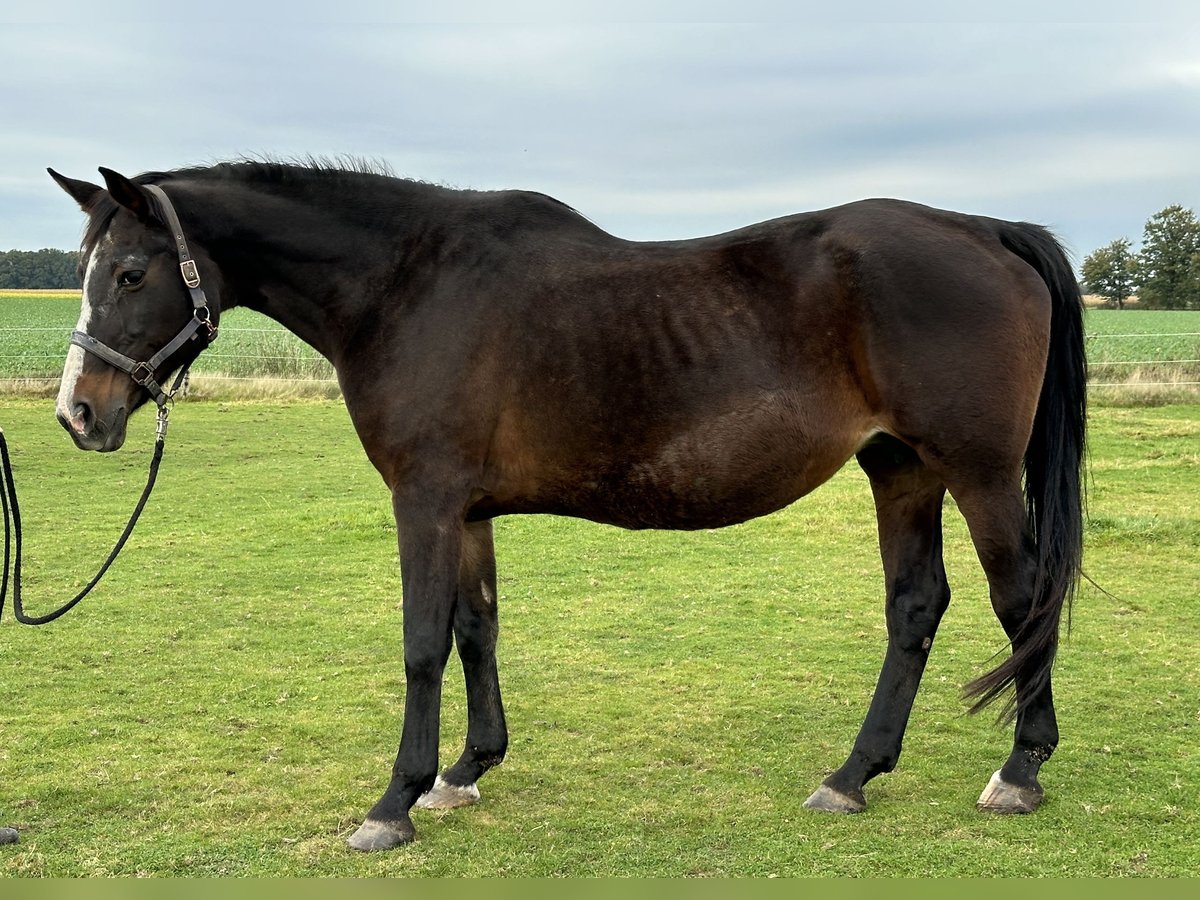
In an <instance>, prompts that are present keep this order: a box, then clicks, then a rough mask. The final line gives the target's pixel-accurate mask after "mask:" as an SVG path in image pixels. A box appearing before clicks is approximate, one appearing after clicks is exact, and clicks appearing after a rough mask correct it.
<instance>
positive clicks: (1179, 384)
mask: <svg viewBox="0 0 1200 900" xmlns="http://www.w3.org/2000/svg"><path fill="white" fill-rule="evenodd" d="M1086 340H1087V345H1088V356H1089V368H1090V372H1091V380H1090V383H1089V386H1090V387H1092V388H1094V389H1097V390H1098V391H1102V392H1104V393H1106V394H1109V395H1120V394H1122V393H1128V394H1136V395H1142V396H1146V395H1148V394H1150V393H1157V394H1159V395H1162V394H1163V393H1164V392H1166V393H1167V394H1176V395H1179V397H1180V398H1181V399H1200V331H1182V332H1161V331H1160V332H1132V331H1130V332H1112V333H1109V332H1096V333H1090V334H1088V335H1087V337H1086ZM66 346H67V344H66V339H65V333H64V329H62V328H52V327H46V326H15V327H4V326H0V391H2V392H4V393H7V394H10V395H11V394H14V393H30V394H41V395H45V394H48V393H53V392H54V391H56V390H57V389H58V382H59V378H60V376H61V371H62V363H63V358H64V356H65V353H66ZM52 351H53V352H52ZM191 384H192V387H193V393H195V394H197V395H201V396H204V395H214V396H216V395H220V394H223V393H232V394H234V395H242V396H247V397H249V396H254V395H255V394H260V393H261V394H263V395H273V394H276V393H280V392H283V393H288V394H295V395H315V396H337V395H338V393H339V389H338V385H337V379H336V378H335V377H334V373H333V368H332V367H331V366H330V365H329V363H328V362H327V361H326V360H324V359H323V358H322V357H321V356H319V355H318V354H317V353H316V351H314V350H313V349H312V348H310V347H308V346H307V345H305V344H303V343H302V342H300V341H299V340H298V339H297V338H295V337H293V336H292V335H291V334H289V333H287V332H285V331H283V330H282V329H280V328H277V327H264V328H258V327H246V328H240V327H222V329H221V339H220V341H218V342H217V343H216V344H214V345H213V346H212V347H211V348H209V350H207V351H206V352H205V353H204V354H202V355H201V357H200V358H199V359H198V360H197V361H196V364H195V365H194V366H193V368H192V378H191Z"/></svg>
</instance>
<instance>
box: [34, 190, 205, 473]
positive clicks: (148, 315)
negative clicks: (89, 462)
mask: <svg viewBox="0 0 1200 900" xmlns="http://www.w3.org/2000/svg"><path fill="white" fill-rule="evenodd" d="M100 172H101V174H102V175H103V176H104V181H105V184H106V186H107V188H102V187H100V186H98V185H94V184H89V183H88V182H86V181H77V180H75V179H73V178H66V177H64V176H62V175H59V174H58V173H57V172H55V171H54V170H52V169H51V170H50V175H51V176H52V177H53V178H54V180H55V181H56V182H58V184H59V185H60V186H61V187H62V189H63V190H65V191H66V192H67V193H68V194H70V195H71V196H72V197H73V198H75V201H76V202H77V203H78V204H79V205H80V207H82V208H83V211H84V212H86V213H87V214H88V217H89V221H88V227H87V232H86V235H85V237H84V241H83V248H82V251H81V255H80V268H81V270H82V271H83V273H84V275H83V304H82V309H81V311H80V316H79V325H78V327H77V332H76V334H75V335H73V336H72V344H71V347H70V349H69V350H68V351H67V360H66V365H65V366H64V368H63V377H62V384H61V386H60V388H59V392H58V405H57V410H56V411H57V415H58V420H59V422H61V423H62V425H63V427H64V428H66V429H67V431H68V433H70V435H71V437H72V439H73V440H74V441H75V444H76V445H77V446H78V447H79V448H80V449H83V450H100V451H111V450H117V449H119V448H120V447H121V445H122V444H123V443H124V442H125V427H126V423H127V421H128V419H129V416H130V414H131V413H132V412H133V411H134V410H135V409H137V408H138V407H139V406H141V405H142V404H143V403H145V402H146V401H147V400H150V399H158V400H159V402H161V401H162V399H163V398H162V392H161V388H159V387H158V385H159V384H160V383H161V382H162V381H164V380H165V379H166V378H167V376H168V375H169V374H170V373H171V372H174V371H176V370H178V369H179V368H180V367H182V366H184V365H186V364H188V363H190V362H191V361H192V360H193V359H195V357H196V354H198V353H199V352H200V351H201V350H202V349H204V347H205V346H207V343H208V340H207V339H206V338H209V337H210V335H209V334H208V329H207V328H196V329H195V330H194V331H193V333H192V334H190V335H188V336H187V337H188V338H189V339H187V340H185V341H184V342H183V343H182V345H181V346H178V347H176V348H173V349H172V348H170V345H171V343H172V342H173V341H174V340H175V339H176V337H177V336H180V335H181V334H182V331H183V330H184V329H185V328H186V327H187V326H188V324H189V323H191V322H192V320H193V319H194V318H204V319H211V323H212V324H215V322H216V315H217V312H218V308H217V297H216V295H215V293H214V288H215V286H216V282H217V279H216V277H215V275H216V273H215V271H214V270H213V267H212V264H211V262H210V261H209V260H208V258H207V256H206V255H205V254H204V252H203V249H202V248H201V247H199V246H196V245H191V247H192V250H193V252H194V253H195V255H196V263H197V265H198V267H199V268H198V270H196V269H193V270H192V271H193V272H196V271H198V272H200V273H203V274H205V275H206V276H208V277H207V278H206V280H205V286H206V288H208V303H209V306H210V307H211V311H210V310H209V309H208V308H203V309H199V310H198V309H197V301H196V300H195V297H196V294H199V297H200V298H201V301H203V299H204V297H205V295H204V293H200V292H198V291H197V290H192V291H189V286H188V285H186V284H185V283H184V278H182V277H181V275H180V255H179V248H178V244H177V240H176V235H175V234H173V233H172V232H173V231H174V230H175V229H172V228H170V227H169V226H168V224H167V222H168V221H169V219H170V216H171V215H173V214H172V213H170V212H169V211H168V209H167V208H165V207H164V204H163V203H162V202H161V201H160V199H159V197H158V196H156V195H155V194H154V193H153V190H154V189H153V188H149V187H147V186H146V185H143V184H138V183H135V182H133V181H131V180H129V179H128V178H125V177H124V176H122V175H119V174H117V173H116V172H112V171H110V170H108V169H101V170H100ZM167 207H168V208H169V204H167ZM80 333H82V336H81V334H80ZM89 338H90V339H91V340H88V339H89ZM97 346H99V348H100V349H97ZM164 349H167V350H168V352H167V355H166V356H163V355H162V354H163V351H164ZM105 350H107V351H109V352H108V353H106V352H105ZM122 358H124V362H122ZM121 366H124V368H122V367H121ZM131 370H132V371H131ZM156 395H157V396H156Z"/></svg>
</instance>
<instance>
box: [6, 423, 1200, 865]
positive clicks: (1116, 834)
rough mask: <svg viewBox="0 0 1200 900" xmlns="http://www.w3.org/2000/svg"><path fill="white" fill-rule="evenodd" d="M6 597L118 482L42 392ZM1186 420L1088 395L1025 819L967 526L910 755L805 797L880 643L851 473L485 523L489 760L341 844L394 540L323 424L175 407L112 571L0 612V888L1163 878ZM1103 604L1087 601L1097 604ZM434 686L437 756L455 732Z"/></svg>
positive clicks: (839, 748) (124, 468)
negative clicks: (1078, 571)
mask: <svg viewBox="0 0 1200 900" xmlns="http://www.w3.org/2000/svg"><path fill="white" fill-rule="evenodd" d="M0 426H3V428H4V429H5V432H6V434H7V437H8V440H9V443H10V446H11V447H12V450H13V454H14V459H15V465H16V467H17V473H16V477H17V482H18V488H19V490H20V492H21V494H20V497H21V502H22V511H23V513H24V518H25V523H26V531H27V539H26V561H25V569H26V577H27V584H26V590H27V596H26V603H27V606H29V607H30V611H31V612H36V611H42V610H45V609H47V608H49V607H50V606H51V605H54V604H57V602H60V601H61V600H62V599H64V598H65V597H66V596H69V595H70V594H71V593H73V592H74V590H76V589H77V587H78V586H79V585H81V584H82V583H83V581H85V580H86V579H87V578H88V577H90V575H91V572H92V571H93V569H94V566H95V565H96V564H98V563H99V561H100V560H101V559H102V558H103V556H104V555H105V553H106V552H107V550H108V547H109V545H110V544H111V541H112V540H113V539H114V538H115V537H116V535H117V533H118V532H119V530H120V527H121V525H122V524H123V522H124V519H125V517H126V516H127V514H128V512H129V509H130V507H131V506H132V504H133V502H134V500H135V498H136V495H137V493H138V491H139V490H140V488H141V485H142V482H143V479H144V475H145V467H146V465H147V463H148V458H149V447H150V443H151V433H152V428H153V423H152V417H150V416H148V415H143V416H141V417H140V418H139V419H138V420H137V421H136V422H135V423H134V428H133V433H132V434H131V436H130V440H129V442H128V444H127V446H126V449H125V450H123V451H121V452H120V453H118V454H115V455H114V454H109V455H106V456H100V455H95V454H83V453H80V452H78V451H76V450H75V449H74V448H73V446H72V445H71V444H70V441H69V440H68V438H67V437H66V435H65V434H64V433H63V432H62V430H61V429H60V428H59V427H58V426H57V424H56V423H54V422H53V418H52V411H51V405H50V403H48V402H47V401H45V400H36V401H35V400H4V401H2V402H0ZM1197 496H1200V407H1198V406H1170V407H1162V408H1156V409H1099V410H1097V411H1096V413H1095V414H1094V416H1093V420H1092V479H1091V488H1090V497H1091V524H1090V526H1089V530H1088V536H1087V547H1088V555H1087V563H1086V564H1087V569H1088V572H1089V574H1090V576H1091V577H1092V578H1093V579H1094V580H1095V581H1096V582H1097V583H1098V584H1099V585H1101V586H1102V587H1103V588H1104V591H1105V592H1102V591H1100V590H1098V589H1096V588H1094V587H1091V586H1088V585H1085V586H1084V587H1083V588H1082V589H1081V591H1080V594H1079V597H1078V599H1077V603H1076V606H1075V613H1074V629H1073V633H1072V636H1071V638H1070V639H1069V640H1068V641H1067V642H1066V644H1065V646H1064V648H1063V650H1062V652H1061V654H1060V662H1059V667H1058V669H1057V676H1056V677H1057V681H1056V695H1057V698H1058V704H1059V715H1060V725H1061V728H1062V733H1063V742H1062V744H1061V746H1060V748H1059V751H1058V753H1057V754H1056V755H1055V757H1054V759H1053V760H1051V761H1050V762H1049V763H1048V764H1047V765H1046V767H1045V769H1044V770H1043V783H1044V785H1045V787H1046V790H1047V800H1046V802H1045V804H1044V806H1043V807H1042V809H1041V810H1040V811H1039V812H1038V813H1037V814H1036V815H1033V816H1029V817H1021V818H1000V817H992V816H985V815H982V814H980V813H978V812H976V811H975V809H974V801H975V799H976V797H977V796H978V794H979V792H980V790H981V789H982V788H983V786H984V784H985V783H986V781H987V779H988V777H989V775H990V774H991V772H992V771H993V770H994V769H995V768H996V767H997V766H998V765H999V764H1000V763H1001V762H1002V761H1003V760H1004V758H1005V756H1006V755H1007V752H1008V747H1009V744H1010V742H1011V734H1010V732H1009V731H1008V729H1001V728H996V727H995V726H994V725H993V723H992V721H991V719H990V718H989V717H987V716H986V715H985V716H982V717H968V716H966V715H965V714H964V709H965V706H964V704H963V702H962V701H961V700H960V697H959V688H960V686H961V685H962V684H963V683H964V682H966V681H967V680H968V679H969V678H971V677H972V676H974V675H976V674H978V673H979V672H981V671H982V670H983V669H984V668H985V667H987V666H988V665H989V660H990V658H991V656H992V654H994V653H995V652H996V651H998V650H1000V649H1001V647H1002V645H1003V638H1002V634H1001V631H1000V628H999V626H998V624H997V623H996V622H995V620H994V618H993V617H992V615H991V612H990V608H989V605H988V602H987V598H986V590H985V586H984V582H983V578H982V574H981V572H980V570H979V567H978V565H977V563H976V561H975V559H974V556H973V551H972V550H971V548H970V546H969V543H968V542H967V539H966V536H965V529H964V527H963V526H962V522H961V519H960V518H959V517H958V516H957V514H956V513H955V512H954V511H953V509H950V510H948V513H947V522H948V529H947V531H948V534H947V564H948V569H949V573H950V578H951V584H952V587H953V588H954V591H955V599H954V602H953V603H952V605H951V609H950V612H949V613H948V615H947V617H946V620H945V623H944V624H943V626H942V631H941V633H940V634H939V637H938V641H937V644H936V645H935V648H934V653H933V656H932V660H931V663H930V667H929V670H928V672H927V674H926V678H925V683H924V685H923V687H922V691H921V694H920V695H919V697H918V700H917V705H916V709H915V710H914V714H913V719H912V722H911V725H910V728H909V733H908V735H909V736H908V741H907V743H906V747H905V754H904V756H903V757H902V759H901V761H900V766H899V768H898V769H897V771H896V772H894V773H892V774H891V775H887V776H883V777H881V778H879V779H876V780H875V781H874V782H872V783H871V784H870V785H868V801H869V803H870V807H869V809H868V811H867V812H866V813H864V814H863V815H860V816H856V817H845V818H843V817H834V816H827V815H821V814H816V813H812V812H809V811H807V810H804V809H803V808H802V803H803V801H804V798H805V797H806V796H807V795H808V793H809V792H810V791H811V790H812V789H813V788H814V787H815V786H816V785H817V784H818V783H819V782H820V780H821V779H822V778H823V777H824V776H825V774H826V773H827V772H828V771H829V770H831V769H832V768H834V767H836V766H837V765H839V764H840V763H841V761H842V759H843V758H844V756H845V754H846V752H847V751H848V749H849V747H850V745H851V743H852V741H853V738H854V735H855V733H856V731H857V729H858V726H859V724H860V722H861V720H862V716H863V714H864V712H865V710H866V705H867V702H868V700H869V696H870V692H871V690H872V688H873V685H874V680H875V676H876V673H877V671H878V666H879V662H880V659H881V657H882V652H883V647H884V639H885V638H884V629H883V617H882V603H881V580H880V574H879V562H878V556H877V550H876V545H875V536H874V520H873V515H872V512H871V504H870V498H869V492H868V490H867V486H866V483H865V479H864V477H863V476H862V475H861V474H860V473H859V472H858V471H857V469H856V468H854V467H853V466H850V467H848V468H847V469H845V470H844V471H843V472H842V473H840V474H839V475H838V476H836V477H835V478H834V479H833V480H832V481H831V482H830V483H829V484H828V485H826V486H824V487H823V488H822V489H821V490H819V491H818V492H817V493H815V494H814V495H812V496H811V497H809V498H806V499H805V500H803V501H801V502H800V503H798V504H796V505H795V506H793V507H791V508H790V509H788V510H785V511H783V512H781V513H779V514H776V515H774V516H771V517H768V518H766V519H762V520H758V521H755V522H752V523H749V524H747V525H744V526H740V527H737V528H731V529H725V530H722V531H713V532H698V533H689V534H674V533H630V532H622V531H619V530H616V529H612V528H605V527H601V526H597V525H592V524H589V523H584V522H575V521H570V520H564V519H556V518H551V517H524V518H512V519H507V520H502V521H501V522H499V523H498V525H497V545H498V552H499V556H500V565H501V587H500V590H501V622H502V638H501V650H500V666H501V677H502V681H503V684H504V688H505V692H506V694H505V698H506V703H507V708H508V716H509V723H510V728H511V732H512V741H511V746H510V752H509V757H508V759H507V761H506V762H505V763H504V765H503V766H501V767H500V768H499V769H497V770H495V771H494V772H492V773H491V774H489V776H488V777H487V778H486V779H485V780H484V782H483V783H482V789H483V793H484V800H483V802H482V803H481V804H480V805H479V806H476V807H474V808H471V809H466V810H459V811H455V812H450V813H431V812H418V813H416V815H415V817H414V818H415V821H416V824H417V829H418V840H417V842H416V843H415V844H413V845H412V846H410V847H407V848H403V849H401V850H398V851H394V852H391V853H387V854H375V855H365V856H364V855H360V854H356V853H354V852H352V851H350V850H348V849H347V848H346V847H345V844H344V839H345V837H346V835H347V834H349V833H350V832H351V831H352V830H353V828H354V827H355V826H356V824H357V823H358V821H359V820H360V818H361V817H362V815H363V814H364V813H365V812H366V810H367V809H369V808H370V806H371V804H372V803H374V801H375V800H376V799H377V797H378V795H379V794H380V792H381V791H382V789H383V787H384V786H385V784H386V780H387V776H388V773H389V770H390V766H391V763H392V759H393V757H394V753H395V746H396V741H397V739H398V736H399V722H400V714H401V710H402V705H403V693H404V687H403V683H402V667H401V664H400V659H401V655H400V653H401V650H400V631H401V621H400V613H399V609H398V606H399V593H398V591H399V579H398V578H397V574H396V566H397V562H396V548H395V531H394V526H393V524H392V522H391V519H390V514H389V501H388V498H387V496H386V493H385V491H384V489H383V486H382V483H381V482H380V481H379V479H378V477H377V476H376V475H375V473H374V471H373V470H372V469H371V468H370V467H369V465H368V464H367V462H366V460H365V458H364V456H363V454H362V451H361V450H360V449H359V447H358V444H357V442H356V440H355V437H354V435H353V432H352V429H351V428H350V425H349V423H348V419H347V416H346V414H345V412H344V411H343V410H342V408H341V406H340V405H339V404H337V403H330V402H297V403H290V404H265V403H246V404H241V403H216V402H204V403H196V402H188V403H183V404H181V405H180V406H179V407H178V408H177V409H176V411H175V413H174V414H173V416H172V430H171V435H170V440H169V443H168V447H167V457H166V461H165V463H164V466H163V471H162V474H161V476H160V482H159V487H158V490H157V493H156V495H155V497H154V499H153V500H152V501H151V504H150V506H149V508H148V509H147V511H146V513H145V515H144V517H143V521H142V524H141V526H140V527H139V529H138V532H137V533H136V534H135V536H134V537H133V539H132V540H131V541H130V545H129V547H128V548H127V550H126V552H125V555H124V556H123V557H122V559H121V560H120V561H119V562H118V563H117V565H116V566H115V568H114V569H113V571H112V572H111V573H110V574H109V576H108V578H107V580H106V581H105V582H104V583H103V584H102V586H101V588H100V589H98V591H97V592H96V593H95V594H94V595H93V596H92V597H90V598H88V599H87V600H85V601H84V603H83V604H82V605H81V606H80V607H79V608H77V609H76V610H75V611H74V612H73V613H71V614H69V615H68V616H67V617H66V618H64V619H62V620H60V621H59V622H57V623H55V624H53V625H50V626H47V627H44V628H40V629H33V628H22V627H19V626H18V625H16V623H15V622H14V621H13V620H12V619H11V618H10V617H9V616H6V617H5V621H4V622H3V625H2V627H0V658H2V660H3V663H2V666H3V669H2V671H3V679H4V691H3V695H4V698H5V699H4V703H3V706H2V707H0V824H10V825H15V826H19V827H20V828H21V829H22V838H21V843H20V844H18V845H16V846H8V847H0V873H4V874H5V875H10V876H12V875H57V876H88V875H133V874H149V875H293V876H310V875H343V876H378V875H406V876H420V875H428V876H439V875H440V876H448V875H497V874H500V875H530V876H537V875H666V876H687V875H761V876H766V875H773V874H774V875H780V876H787V875H817V876H892V875H909V876H969V875H1015V876H1033V875H1056V876H1091V875H1100V876H1110V875H1118V876H1119V875H1144V876H1187V875H1195V874H1197V873H1198V872H1200V808H1198V806H1200V785H1198V779H1200V775H1198V773H1200V741H1198V739H1197V738H1198V736H1200V676H1198V674H1197V673H1198V672H1200V615H1197V608H1196V591H1197V586H1198V585H1200V553H1198V552H1197V550H1198V549H1200V512H1198V510H1197V507H1196V497H1197ZM1106 592H1107V593H1106ZM461 682H462V679H461V675H460V674H459V673H458V671H457V669H456V668H455V667H454V666H453V664H452V667H451V669H450V671H449V678H448V686H447V691H446V698H445V710H444V715H443V753H442V755H443V760H444V761H446V762H448V761H451V760H452V759H453V758H454V757H455V756H456V755H457V751H458V748H459V747H460V745H461V740H462V734H463V729H464V701H463V691H462V684H461Z"/></svg>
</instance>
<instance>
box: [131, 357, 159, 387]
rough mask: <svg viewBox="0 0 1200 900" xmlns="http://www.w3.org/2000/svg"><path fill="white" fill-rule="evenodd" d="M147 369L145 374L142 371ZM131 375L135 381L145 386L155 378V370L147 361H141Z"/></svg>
mask: <svg viewBox="0 0 1200 900" xmlns="http://www.w3.org/2000/svg"><path fill="white" fill-rule="evenodd" d="M143 370H144V371H145V373H146V374H145V375H142V374H141V372H142V371H143ZM129 377H130V378H132V379H133V383H134V384H137V385H140V386H141V387H145V386H146V385H147V384H149V383H150V382H151V381H152V380H153V379H154V370H153V369H152V368H150V366H149V365H148V364H147V363H144V362H140V363H138V364H137V365H136V366H134V367H133V369H132V370H131V371H130V372H129Z"/></svg>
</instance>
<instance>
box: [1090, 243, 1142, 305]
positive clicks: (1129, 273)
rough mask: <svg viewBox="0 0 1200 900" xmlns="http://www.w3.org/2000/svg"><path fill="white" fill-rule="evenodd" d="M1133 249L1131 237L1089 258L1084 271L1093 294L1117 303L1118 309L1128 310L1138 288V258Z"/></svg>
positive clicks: (1104, 247) (1096, 252)
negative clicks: (1126, 303)
mask: <svg viewBox="0 0 1200 900" xmlns="http://www.w3.org/2000/svg"><path fill="white" fill-rule="evenodd" d="M1129 248H1130V243H1129V240H1128V239H1127V238H1120V239H1119V240H1115V241H1113V242H1112V243H1111V244H1106V245H1105V246H1103V247H1101V248H1100V249H1099V250H1096V251H1095V252H1094V253H1092V254H1090V255H1089V256H1088V257H1086V258H1085V259H1084V261H1083V266H1082V267H1081V268H1080V272H1081V273H1082V274H1083V280H1084V281H1085V282H1087V285H1088V287H1089V288H1091V291H1092V293H1093V294H1099V295H1100V296H1101V297H1103V298H1104V299H1105V300H1108V301H1109V302H1110V303H1115V304H1117V309H1124V308H1125V301H1126V300H1127V299H1129V297H1130V296H1132V294H1133V292H1134V288H1135V287H1136V279H1137V257H1136V256H1134V254H1133V251H1132V250H1130V249H1129Z"/></svg>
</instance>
